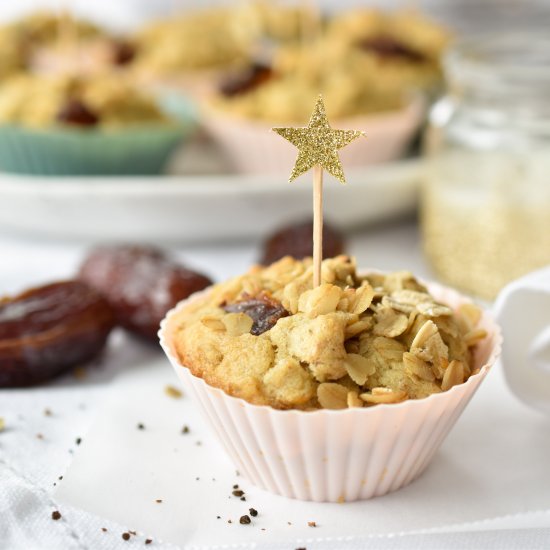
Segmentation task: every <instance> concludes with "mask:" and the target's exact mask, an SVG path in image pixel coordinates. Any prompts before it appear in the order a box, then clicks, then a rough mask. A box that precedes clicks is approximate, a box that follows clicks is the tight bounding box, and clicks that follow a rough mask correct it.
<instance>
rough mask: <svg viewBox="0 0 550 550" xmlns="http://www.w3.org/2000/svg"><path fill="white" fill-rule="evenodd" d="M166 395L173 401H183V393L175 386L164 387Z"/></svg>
mask: <svg viewBox="0 0 550 550" xmlns="http://www.w3.org/2000/svg"><path fill="white" fill-rule="evenodd" d="M164 393H165V394H166V395H167V396H168V397H172V398H173V399H181V397H183V393H182V392H181V391H180V390H178V388H175V387H174V386H170V385H169V384H168V385H167V386H165V387H164Z"/></svg>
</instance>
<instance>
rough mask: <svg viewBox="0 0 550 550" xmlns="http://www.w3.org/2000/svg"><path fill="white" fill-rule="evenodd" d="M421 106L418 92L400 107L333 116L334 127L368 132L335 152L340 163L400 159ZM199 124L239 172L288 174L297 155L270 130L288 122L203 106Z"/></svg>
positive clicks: (419, 117)
mask: <svg viewBox="0 0 550 550" xmlns="http://www.w3.org/2000/svg"><path fill="white" fill-rule="evenodd" d="M424 107H425V106H424V100H423V99H422V98H421V97H420V96H416V97H414V98H413V99H412V100H411V101H410V102H409V103H408V104H407V105H406V107H405V108H403V109H401V110H398V111H389V112H387V113H375V114H372V115H365V116H358V117H354V118H350V119H346V120H337V121H334V123H333V124H332V126H333V127H334V128H342V129H349V130H362V131H364V132H365V133H366V139H365V138H363V139H358V140H355V141H354V142H353V143H351V144H350V145H348V146H347V147H346V148H345V149H342V150H341V151H339V155H340V158H341V160H342V162H343V163H344V164H345V166H347V167H348V168H350V167H351V168H354V167H360V166H367V165H370V164H378V163H382V162H388V161H390V160H395V159H397V158H400V157H401V156H402V155H403V154H404V152H405V150H406V149H407V147H408V145H409V143H410V142H411V139H412V138H413V137H414V135H415V132H416V131H417V130H418V128H419V127H420V124H421V123H422V120H423V117H424ZM201 123H202V124H203V126H204V127H205V129H206V131H207V132H208V133H209V135H210V136H211V137H212V138H213V139H214V141H215V142H216V143H217V144H218V145H219V147H220V148H221V149H222V150H223V152H224V153H225V154H226V156H227V157H228V159H229V160H230V161H231V162H232V163H233V165H234V168H235V169H236V170H238V171H239V172H242V173H247V174H265V173H270V174H283V175H287V172H288V171H289V169H290V168H289V167H291V166H292V165H293V164H294V161H295V160H296V154H297V151H296V148H295V147H294V146H293V145H292V144H290V143H288V142H286V141H285V140H284V139H281V137H280V136H278V135H277V134H275V133H274V132H272V131H271V128H272V127H273V126H288V124H276V123H275V121H274V123H273V124H271V125H270V124H267V123H264V122H260V121H253V120H247V119H244V118H239V117H232V116H230V115H228V114H225V113H223V112H221V111H214V110H213V109H206V108H205V109H204V112H203V117H202V119H201Z"/></svg>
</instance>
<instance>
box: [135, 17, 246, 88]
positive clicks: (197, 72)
mask: <svg viewBox="0 0 550 550" xmlns="http://www.w3.org/2000/svg"><path fill="white" fill-rule="evenodd" d="M256 36H257V23H256V22H255V21H254V20H253V19H252V20H251V18H250V14H248V12H247V11H246V10H242V9H235V8H234V7H231V8H226V7H213V8H206V9H200V10H189V11H188V12H185V13H180V14H177V15H176V16H174V17H172V18H170V19H162V20H159V21H155V22H152V23H151V24H149V25H147V26H145V27H144V28H142V29H140V30H139V31H138V32H137V33H136V34H135V35H134V36H133V37H131V40H132V42H133V44H134V45H135V47H136V51H137V55H136V58H135V60H134V63H133V70H134V73H135V74H136V75H137V77H138V78H139V79H141V80H142V81H144V82H145V83H147V84H148V85H150V86H153V87H154V88H156V89H162V90H179V91H180V92H183V93H188V92H195V93H200V92H201V91H202V90H203V88H204V87H205V86H207V85H208V84H207V83H209V82H210V81H211V79H212V78H214V77H215V75H217V74H218V72H219V71H220V70H222V69H227V68H228V67H233V66H239V65H241V64H243V63H246V62H247V60H248V59H250V55H251V51H252V47H253V39H254V38H255V37H256Z"/></svg>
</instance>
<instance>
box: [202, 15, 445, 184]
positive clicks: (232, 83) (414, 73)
mask: <svg viewBox="0 0 550 550" xmlns="http://www.w3.org/2000/svg"><path fill="white" fill-rule="evenodd" d="M316 25H317V30H316V32H312V29H309V30H310V35H309V40H308V41H306V40H302V41H295V42H287V43H284V44H281V45H280V46H279V47H278V48H275V49H274V51H273V53H272V58H271V60H270V62H269V63H265V62H262V63H251V64H249V65H248V66H247V67H245V68H240V69H238V70H234V71H233V72H232V73H231V74H229V75H228V76H227V77H226V78H225V79H224V80H222V81H221V84H220V85H219V86H218V88H217V89H214V90H212V91H211V94H210V95H206V96H204V97H205V99H204V100H203V104H204V105H203V107H204V108H203V115H204V117H203V118H204V124H205V125H206V127H207V129H208V130H209V132H210V134H211V135H212V136H213V137H214V138H215V139H216V140H217V141H218V143H219V144H220V145H221V147H222V148H223V149H224V150H225V151H226V153H227V154H228V155H229V156H230V157H231V158H233V160H234V165H235V167H236V169H237V170H238V171H242V172H252V173H257V172H262V171H267V172H281V173H282V171H283V166H285V165H286V166H288V164H289V163H290V162H292V160H293V157H294V154H295V151H294V149H293V148H292V147H289V146H288V144H286V143H282V142H281V143H277V142H276V141H275V140H274V139H273V136H270V135H269V134H268V132H267V130H268V129H269V128H271V127H274V126H303V125H305V124H306V123H307V118H306V117H307V116H308V115H309V113H310V112H311V108H312V103H313V101H314V99H315V98H316V97H317V95H318V94H319V93H322V95H323V97H324V100H325V105H326V108H327V115H328V117H329V118H330V119H331V120H332V121H334V124H335V126H336V127H340V128H365V129H366V130H367V132H368V137H369V141H368V143H367V142H364V140H358V141H356V142H355V143H354V144H352V145H351V146H350V147H348V148H346V150H345V151H342V155H343V159H344V161H345V162H346V164H347V165H348V166H351V167H353V166H364V165H368V164H372V163H380V162H386V161H390V160H394V159H396V158H398V157H399V156H401V155H403V153H404V152H405V151H406V150H407V147H408V144H409V143H410V142H411V140H412V138H413V137H414V135H415V132H416V131H417V130H418V128H419V127H420V125H421V122H422V120H423V116H424V104H425V97H424V94H425V92H426V91H427V90H431V89H432V88H433V87H435V86H436V84H437V83H438V82H439V79H440V72H439V56H440V55H441V53H442V52H443V50H444V47H445V45H446V43H447V41H448V40H449V35H448V33H447V31H446V30H445V29H443V28H442V27H440V26H438V25H437V24H435V23H432V22H430V21H428V20H426V19H424V18H423V17H422V16H420V15H418V14H409V12H397V13H395V14H387V13H384V12H381V11H373V10H354V11H350V12H346V13H344V14H342V15H336V16H334V18H333V19H331V20H328V22H322V21H317V24H316ZM304 38H305V37H304ZM268 151H270V154H269V155H268V154H267V152H268Z"/></svg>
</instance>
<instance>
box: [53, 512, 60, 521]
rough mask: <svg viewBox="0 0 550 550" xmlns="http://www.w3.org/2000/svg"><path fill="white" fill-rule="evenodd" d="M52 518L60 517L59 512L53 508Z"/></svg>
mask: <svg viewBox="0 0 550 550" xmlns="http://www.w3.org/2000/svg"><path fill="white" fill-rule="evenodd" d="M52 519H53V520H55V521H57V520H58V519H61V514H60V513H59V511H58V510H54V511H53V512H52Z"/></svg>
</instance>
